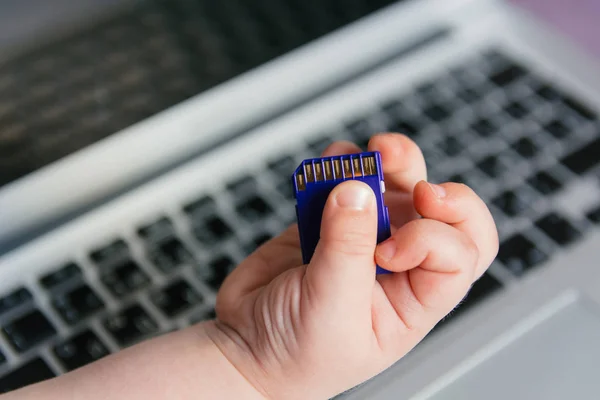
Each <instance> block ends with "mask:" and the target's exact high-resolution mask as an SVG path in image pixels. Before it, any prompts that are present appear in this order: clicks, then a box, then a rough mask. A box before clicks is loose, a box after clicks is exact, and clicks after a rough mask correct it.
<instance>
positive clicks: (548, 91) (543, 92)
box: [536, 85, 563, 102]
mask: <svg viewBox="0 0 600 400" xmlns="http://www.w3.org/2000/svg"><path fill="white" fill-rule="evenodd" d="M536 93H537V95H538V96H540V97H541V98H543V99H545V100H548V101H551V102H555V101H558V100H561V99H562V98H563V96H562V94H561V93H560V92H558V91H557V90H555V89H554V88H552V87H550V86H546V85H544V86H541V87H539V88H538V89H537V90H536Z"/></svg>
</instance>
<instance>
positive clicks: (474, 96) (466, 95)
mask: <svg viewBox="0 0 600 400" xmlns="http://www.w3.org/2000/svg"><path fill="white" fill-rule="evenodd" d="M455 94H456V97H457V98H459V99H461V100H462V101H463V102H465V103H466V104H473V103H475V102H476V101H478V100H479V99H481V97H482V93H480V92H479V91H477V90H475V89H473V88H470V87H467V86H464V87H461V88H460V89H458V90H457V91H456V93H455Z"/></svg>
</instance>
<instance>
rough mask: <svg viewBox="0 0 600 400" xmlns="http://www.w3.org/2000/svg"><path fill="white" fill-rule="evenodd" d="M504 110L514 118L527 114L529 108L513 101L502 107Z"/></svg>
mask: <svg viewBox="0 0 600 400" xmlns="http://www.w3.org/2000/svg"><path fill="white" fill-rule="evenodd" d="M504 112H506V113H507V114H508V115H510V116H511V117H513V118H514V119H521V118H523V117H525V116H526V115H527V114H529V110H528V109H527V108H526V107H525V106H524V105H523V104H521V103H519V102H516V101H513V102H511V103H510V104H508V105H507V106H506V107H504Z"/></svg>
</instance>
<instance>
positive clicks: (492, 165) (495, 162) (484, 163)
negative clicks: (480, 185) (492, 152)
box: [477, 156, 506, 178]
mask: <svg viewBox="0 0 600 400" xmlns="http://www.w3.org/2000/svg"><path fill="white" fill-rule="evenodd" d="M477 167H478V168H479V169H480V170H481V171H483V172H484V173H485V174H487V175H488V176H490V177H492V178H497V177H499V176H500V175H502V174H503V173H504V172H505V170H506V168H505V166H504V165H503V164H502V162H501V161H500V160H499V159H498V157H496V156H488V157H486V158H484V159H483V160H481V161H480V162H479V163H477Z"/></svg>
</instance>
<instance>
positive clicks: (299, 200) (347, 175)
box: [292, 152, 391, 274]
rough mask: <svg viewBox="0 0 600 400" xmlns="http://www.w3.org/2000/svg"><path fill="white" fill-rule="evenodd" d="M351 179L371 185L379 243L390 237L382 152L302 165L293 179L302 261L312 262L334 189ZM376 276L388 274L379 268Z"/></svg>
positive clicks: (313, 160)
mask: <svg viewBox="0 0 600 400" xmlns="http://www.w3.org/2000/svg"><path fill="white" fill-rule="evenodd" d="M349 179H355V180H358V181H361V182H364V183H366V184H368V185H369V186H370V187H371V188H372V189H373V192H375V198H376V199H377V213H378V223H377V243H381V242H382V241H384V240H386V239H387V238H389V237H390V234H391V233H390V218H389V214H388V209H387V207H386V206H385V203H384V199H383V193H384V192H385V185H384V181H383V169H382V167H381V155H380V154H379V152H365V153H359V154H348V155H342V156H335V157H323V158H313V159H308V160H304V161H302V163H301V164H300V165H299V166H298V168H297V169H296V171H295V172H294V174H293V175H292V184H293V185H294V193H295V197H296V215H297V218H298V230H299V232H300V245H301V247H302V258H303V261H304V263H305V264H308V263H309V262H310V259H311V258H312V255H313V253H314V251H315V248H316V247H317V243H318V241H319V236H320V231H321V218H322V215H323V209H324V207H325V203H326V201H327V198H328V196H329V193H331V191H332V190H333V188H334V187H335V186H336V185H338V184H340V183H342V182H344V181H346V180H349ZM377 273H378V274H381V273H389V271H386V270H384V269H383V268H380V267H379V266H378V267H377Z"/></svg>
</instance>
